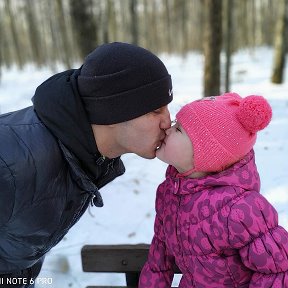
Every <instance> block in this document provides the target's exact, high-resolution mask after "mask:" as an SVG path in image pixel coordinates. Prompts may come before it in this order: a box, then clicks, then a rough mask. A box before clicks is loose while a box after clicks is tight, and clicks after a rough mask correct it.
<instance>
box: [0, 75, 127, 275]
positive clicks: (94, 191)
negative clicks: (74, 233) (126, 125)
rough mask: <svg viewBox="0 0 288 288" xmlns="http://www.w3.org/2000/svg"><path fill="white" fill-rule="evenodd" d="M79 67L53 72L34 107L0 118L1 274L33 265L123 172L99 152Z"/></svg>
mask: <svg viewBox="0 0 288 288" xmlns="http://www.w3.org/2000/svg"><path fill="white" fill-rule="evenodd" d="M78 73H79V70H69V71H66V72H63V73H59V74H56V75H54V76H53V77H51V78H50V79H48V80H47V81H45V82H44V83H43V84H42V85H40V86H39V87H38V88H37V90H36V93H35V96H34V97H33V102H34V106H33V107H28V108H25V109H23V110H20V111H16V112H12V113H8V114H4V115H1V116H0V274H3V273H11V272H14V271H18V270H20V269H24V268H27V267H30V266H32V265H33V264H34V263H35V262H36V261H37V260H38V259H39V258H41V257H42V256H43V255H44V254H45V253H46V252H47V251H49V250H50V249H51V248H52V247H53V246H55V245H56V244H57V243H58V242H59V241H60V240H61V239H62V238H63V236H64V235H65V234H66V233H67V232H68V230H69V228H70V227H71V226H72V225H74V224H75V223H76V222H77V221H78V220H79V218H80V217H81V215H82V214H83V213H84V212H85V210H86V208H87V207H88V205H89V203H91V201H92V200H93V203H94V204H95V205H96V206H99V207H101V206H102V205H103V203H102V198H101V195H100V193H99V191H98V189H100V188H101V187H103V186H104V185H105V184H107V183H108V182H110V181H112V180H113V179H114V178H115V177H117V176H119V175H121V174H123V173H124V171H125V168H124V165H123V163H122V161H121V160H120V158H116V159H103V158H102V157H101V155H100V153H99V152H98V150H97V147H96V144H95V140H94V136H93V133H92V129H91V126H90V124H89V123H88V121H87V117H86V114H85V112H84V110H83V107H82V103H81V98H80V97H79V94H78V89H77V81H76V78H77V75H78Z"/></svg>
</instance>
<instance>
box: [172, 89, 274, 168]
mask: <svg viewBox="0 0 288 288" xmlns="http://www.w3.org/2000/svg"><path fill="white" fill-rule="evenodd" d="M271 117H272V109H271V107H270V105H269V103H268V102H267V101H266V100H265V99H264V98H263V97H262V96H255V95H251V96H248V97H246V98H241V97H240V96H239V95H238V94H236V93H225V94H223V95H221V96H217V97H214V96H212V97H205V98H203V99H201V100H196V101H193V102H191V103H189V104H187V105H185V106H184V107H183V108H181V109H180V111H179V112H178V113H177V115H176V119H177V121H178V122H179V123H180V124H181V125H182V127H183V128H184V130H185V131H186V133H187V134H188V136H189V137H190V139H191V142H192V144H193V148H194V169H193V170H191V171H189V172H190V173H191V172H195V171H201V172H218V171H222V170H224V169H225V168H226V167H228V166H230V165H232V164H234V163H235V162H237V161H238V160H240V159H241V158H243V157H244V156H245V155H246V154H247V153H248V152H249V151H250V150H251V149H252V148H253V145H254V144H255V141H256V132H257V131H259V130H262V129H264V128H265V127H266V126H267V125H268V124H269V122H270V120H271Z"/></svg>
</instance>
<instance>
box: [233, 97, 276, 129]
mask: <svg viewBox="0 0 288 288" xmlns="http://www.w3.org/2000/svg"><path fill="white" fill-rule="evenodd" d="M237 118H238V120H239V121H240V123H241V124H242V125H243V127H244V128H245V129H246V130H247V131H249V132H252V133H256V132H257V131H259V130H262V129H264V128H265V127H266V126H267V125H268V124H269V123H270V120H271V118H272V109H271V106H270V105H269V103H268V102H267V100H266V99H265V98H264V97H262V96H256V95H251V96H248V97H245V98H244V99H242V100H241V102H240V105H239V109H238V111H237Z"/></svg>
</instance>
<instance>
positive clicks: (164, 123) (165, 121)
mask: <svg viewBox="0 0 288 288" xmlns="http://www.w3.org/2000/svg"><path fill="white" fill-rule="evenodd" d="M170 127H171V118H170V112H169V110H168V107H167V106H166V107H165V110H164V111H163V113H162V118H161V122H160V128H161V129H163V130H166V129H168V128H170Z"/></svg>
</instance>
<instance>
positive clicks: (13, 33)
mask: <svg viewBox="0 0 288 288" xmlns="http://www.w3.org/2000/svg"><path fill="white" fill-rule="evenodd" d="M5 9H6V13H7V15H8V17H9V24H10V29H11V37H12V43H13V47H14V49H15V57H16V62H17V64H18V66H19V67H20V68H22V67H23V65H24V57H23V54H22V53H23V51H22V49H21V48H20V47H21V45H20V42H19V37H18V32H17V24H16V22H15V21H16V19H17V18H16V17H15V16H14V15H13V12H12V8H11V5H10V0H5Z"/></svg>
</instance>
